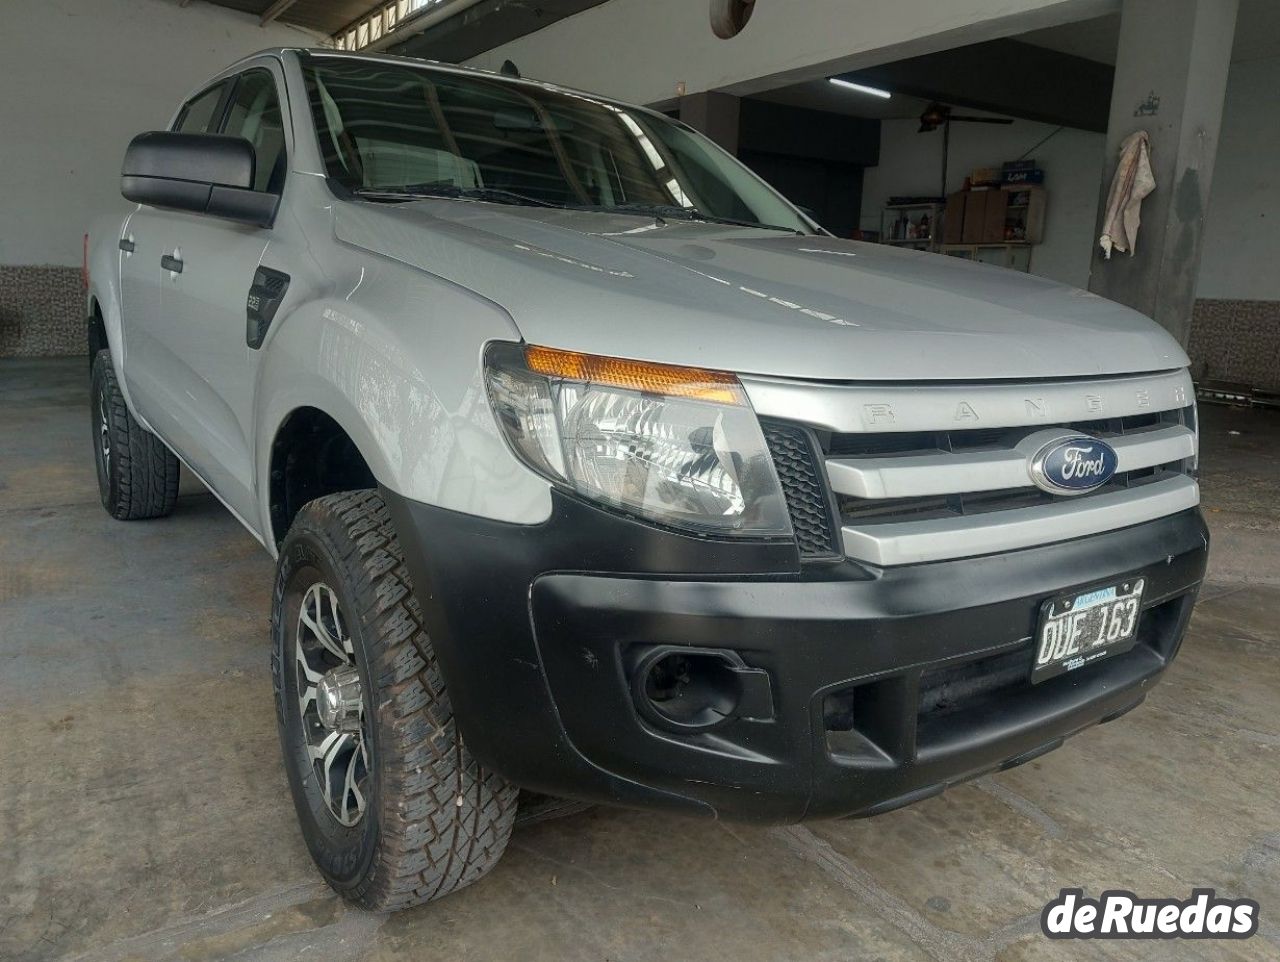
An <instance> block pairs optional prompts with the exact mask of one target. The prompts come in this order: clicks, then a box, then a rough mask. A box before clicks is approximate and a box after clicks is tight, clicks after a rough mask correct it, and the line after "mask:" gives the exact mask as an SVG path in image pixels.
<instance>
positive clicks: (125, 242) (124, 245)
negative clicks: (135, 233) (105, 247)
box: [120, 235, 138, 254]
mask: <svg viewBox="0 0 1280 962" xmlns="http://www.w3.org/2000/svg"><path fill="white" fill-rule="evenodd" d="M120 249H121V250H122V251H124V252H125V253H126V254H132V253H133V252H134V251H135V250H137V249H138V247H137V245H136V244H134V242H133V237H132V235H130V236H129V237H121V238H120Z"/></svg>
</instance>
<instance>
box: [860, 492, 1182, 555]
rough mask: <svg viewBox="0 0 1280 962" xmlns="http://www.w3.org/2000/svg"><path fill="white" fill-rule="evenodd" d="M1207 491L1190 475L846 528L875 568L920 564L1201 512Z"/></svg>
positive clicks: (1051, 541) (1076, 536)
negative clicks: (1048, 500)
mask: <svg viewBox="0 0 1280 962" xmlns="http://www.w3.org/2000/svg"><path fill="white" fill-rule="evenodd" d="M1199 503H1200V488H1199V485H1197V484H1196V482H1195V479H1194V478H1191V477H1189V476H1188V475H1175V476H1173V477H1170V478H1167V479H1165V480H1160V481H1154V482H1152V483H1150V484H1144V485H1140V486H1138V487H1134V488H1126V489H1124V490H1122V491H1118V492H1115V493H1108V494H1098V495H1093V496H1091V497H1088V498H1083V499H1079V500H1070V501H1059V502H1055V503H1053V504H1049V505H1042V506H1036V507H1031V508H1015V509H1013V510H1009V511H1001V512H998V513H996V514H994V515H992V514H988V515H983V514H978V515H969V516H960V517H948V518H933V519H929V520H926V521H901V522H886V523H882V524H874V525H864V526H862V527H860V528H853V527H848V526H846V527H845V528H844V529H843V531H842V535H843V539H844V550H845V554H846V555H847V556H848V557H851V558H858V559H860V560H862V561H868V562H870V563H872V564H876V565H882V566H885V567H888V566H891V565H904V564H920V563H923V562H927V561H941V560H944V559H947V558H965V557H974V556H977V555H984V554H996V553H999V552H1004V551H1016V550H1018V549H1020V548H1030V547H1033V546H1035V545H1041V544H1051V543H1053V542H1055V541H1067V540H1069V539H1071V538H1081V537H1084V536H1086V535H1090V534H1098V533H1100V532H1103V531H1114V530H1115V529H1117V528H1127V527H1129V526H1130V525H1135V524H1142V523H1144V522H1147V521H1154V520H1155V519H1156V518H1163V517H1165V516H1167V515H1170V514H1176V513H1177V512H1179V511H1185V510H1187V509H1189V508H1194V507H1195V506H1196V505H1197V504H1199Z"/></svg>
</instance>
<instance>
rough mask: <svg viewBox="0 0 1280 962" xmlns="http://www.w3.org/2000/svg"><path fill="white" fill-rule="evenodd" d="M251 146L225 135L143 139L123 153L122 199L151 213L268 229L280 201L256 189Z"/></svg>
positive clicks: (143, 136)
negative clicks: (160, 210) (181, 214)
mask: <svg viewBox="0 0 1280 962" xmlns="http://www.w3.org/2000/svg"><path fill="white" fill-rule="evenodd" d="M254 160H255V157H254V150H253V144H251V143H249V141H247V140H245V139H244V138H243V137H229V136H225V135H223V134H175V133H169V132H167V131H151V132H150V133H146V134H139V135H138V136H137V137H134V138H133V141H132V142H131V143H130V144H129V149H128V150H127V151H125V155H124V166H123V168H122V169H121V171H120V193H122V194H124V196H125V198H126V199H127V200H131V201H133V202H134V203H137V204H146V205H148V206H150V207H163V208H167V209H169V210H184V211H188V212H190V213H194V214H209V215H211V216H213V217H221V218H223V219H224V220H232V221H236V222H237V223H240V224H252V225H253V226H255V227H270V226H271V224H272V223H273V222H274V221H275V217H276V208H277V206H278V205H279V203H280V198H279V197H278V196H276V195H275V194H269V193H264V192H262V191H256V190H254V189H253V167H254Z"/></svg>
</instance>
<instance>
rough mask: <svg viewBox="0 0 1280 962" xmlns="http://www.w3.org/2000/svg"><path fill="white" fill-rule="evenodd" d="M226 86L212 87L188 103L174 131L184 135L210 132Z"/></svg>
mask: <svg viewBox="0 0 1280 962" xmlns="http://www.w3.org/2000/svg"><path fill="white" fill-rule="evenodd" d="M224 87H226V84H218V85H217V86H214V87H210V88H209V89H208V90H206V91H204V92H203V93H200V94H197V95H196V96H195V97H192V98H191V99H190V100H188V101H187V102H186V104H185V105H184V106H183V108H182V110H181V112H180V113H179V114H178V119H177V122H175V123H174V125H173V129H174V130H176V131H178V132H179V133H183V134H203V133H207V132H208V130H209V122H210V121H212V120H213V119H214V116H213V114H214V111H216V110H217V109H218V102H219V101H220V100H221V99H222V90H223V88H224Z"/></svg>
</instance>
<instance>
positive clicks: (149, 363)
mask: <svg viewBox="0 0 1280 962" xmlns="http://www.w3.org/2000/svg"><path fill="white" fill-rule="evenodd" d="M230 88H231V85H230V83H228V82H227V81H222V82H220V83H216V84H213V85H212V86H210V87H208V88H206V89H205V90H202V91H201V92H200V93H198V94H196V96H194V97H192V98H191V99H190V100H189V101H187V103H186V104H184V105H183V107H182V109H181V110H180V111H179V113H178V118H177V120H176V121H174V124H173V128H172V129H173V130H174V131H177V132H185V133H205V132H207V131H209V130H210V129H212V128H216V127H217V124H218V121H219V120H220V118H221V116H222V114H221V108H222V107H224V106H225V98H226V97H227V95H228V94H229V93H230ZM175 216H179V215H175V214H173V213H170V212H168V211H162V210H157V209H155V208H153V207H139V208H138V209H137V210H135V211H134V212H133V213H132V214H131V215H130V216H129V218H128V219H127V220H126V221H125V224H124V227H123V228H122V229H121V233H120V238H119V245H120V300H121V316H122V318H123V325H122V328H123V335H124V336H123V345H122V346H123V354H122V356H121V357H120V358H118V361H119V363H120V366H121V369H122V370H123V372H124V379H125V383H126V384H127V385H128V388H129V397H130V399H131V400H132V401H133V406H134V407H135V408H136V409H137V413H138V414H139V415H141V417H142V419H143V420H144V421H145V422H146V423H147V424H148V425H149V426H150V427H151V429H152V430H153V431H155V432H156V433H157V434H159V435H160V436H161V437H162V438H164V439H165V441H167V442H168V443H169V444H170V445H171V446H172V447H173V448H174V449H176V450H177V451H178V453H179V454H182V455H183V456H184V457H185V456H186V454H185V452H184V450H183V441H182V438H181V437H180V436H179V432H177V431H176V428H177V425H176V424H175V423H174V418H173V417H171V416H168V415H170V414H171V413H172V412H174V411H175V399H174V398H173V397H172V392H173V391H174V389H175V379H173V378H171V377H169V376H168V372H169V371H170V369H171V367H172V365H173V364H175V363H181V361H180V359H178V358H175V357H173V356H172V355H171V353H170V346H169V345H168V343H167V342H168V341H169V338H168V337H167V332H165V331H164V325H163V321H162V318H161V313H160V311H161V308H160V293H161V286H162V283H163V280H164V271H163V269H162V266H161V263H160V262H161V259H162V258H163V257H164V256H165V255H166V254H168V253H169V249H168V248H166V246H165V244H166V242H167V237H168V234H169V227H168V222H169V220H170V219H171V218H173V217H175Z"/></svg>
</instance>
